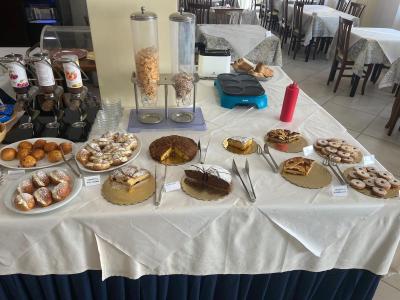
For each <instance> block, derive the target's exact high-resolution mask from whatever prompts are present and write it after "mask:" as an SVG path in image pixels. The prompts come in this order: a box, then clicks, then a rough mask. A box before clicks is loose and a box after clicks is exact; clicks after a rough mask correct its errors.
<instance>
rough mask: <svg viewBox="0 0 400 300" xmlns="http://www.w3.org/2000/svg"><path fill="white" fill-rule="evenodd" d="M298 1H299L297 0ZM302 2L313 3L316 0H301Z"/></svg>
mask: <svg viewBox="0 0 400 300" xmlns="http://www.w3.org/2000/svg"><path fill="white" fill-rule="evenodd" d="M296 2H298V1H296ZM300 2H302V3H304V4H305V5H313V4H314V0H300Z"/></svg>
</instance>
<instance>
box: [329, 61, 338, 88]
mask: <svg viewBox="0 0 400 300" xmlns="http://www.w3.org/2000/svg"><path fill="white" fill-rule="evenodd" d="M338 64H339V61H337V60H336V59H335V60H333V62H332V67H331V72H330V73H329V78H328V82H327V83H326V85H329V83H331V81H334V80H335V75H336V71H337V68H338Z"/></svg>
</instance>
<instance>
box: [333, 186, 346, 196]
mask: <svg viewBox="0 0 400 300" xmlns="http://www.w3.org/2000/svg"><path fill="white" fill-rule="evenodd" d="M331 192H332V196H333V197H347V195H348V193H349V190H348V187H347V185H334V186H332V190H331Z"/></svg>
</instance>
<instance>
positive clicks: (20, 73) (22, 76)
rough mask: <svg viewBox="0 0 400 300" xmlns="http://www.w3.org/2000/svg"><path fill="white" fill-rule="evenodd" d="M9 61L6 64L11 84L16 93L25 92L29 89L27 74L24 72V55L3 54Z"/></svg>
mask: <svg viewBox="0 0 400 300" xmlns="http://www.w3.org/2000/svg"><path fill="white" fill-rule="evenodd" d="M5 57H6V59H7V61H9V62H8V63H7V64H6V66H7V69H8V76H9V78H10V83H11V86H12V87H13V89H14V91H15V92H16V93H17V94H26V93H28V89H29V81H28V75H27V74H26V69H25V61H24V57H23V56H22V55H21V54H9V55H6V56H5Z"/></svg>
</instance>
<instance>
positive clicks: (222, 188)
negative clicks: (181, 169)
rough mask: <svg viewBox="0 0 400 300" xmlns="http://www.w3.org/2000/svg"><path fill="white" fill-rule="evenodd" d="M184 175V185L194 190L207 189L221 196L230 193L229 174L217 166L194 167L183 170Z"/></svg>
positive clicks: (230, 179) (230, 178)
mask: <svg viewBox="0 0 400 300" xmlns="http://www.w3.org/2000/svg"><path fill="white" fill-rule="evenodd" d="M185 175H186V178H185V183H186V184H187V185H189V186H191V187H193V188H195V189H198V190H203V189H207V190H208V191H209V192H214V193H219V194H223V195H227V194H229V192H230V191H231V181H232V177H231V174H230V173H229V171H227V170H225V169H223V168H221V167H219V166H212V165H194V166H192V167H191V168H190V169H188V170H185Z"/></svg>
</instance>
